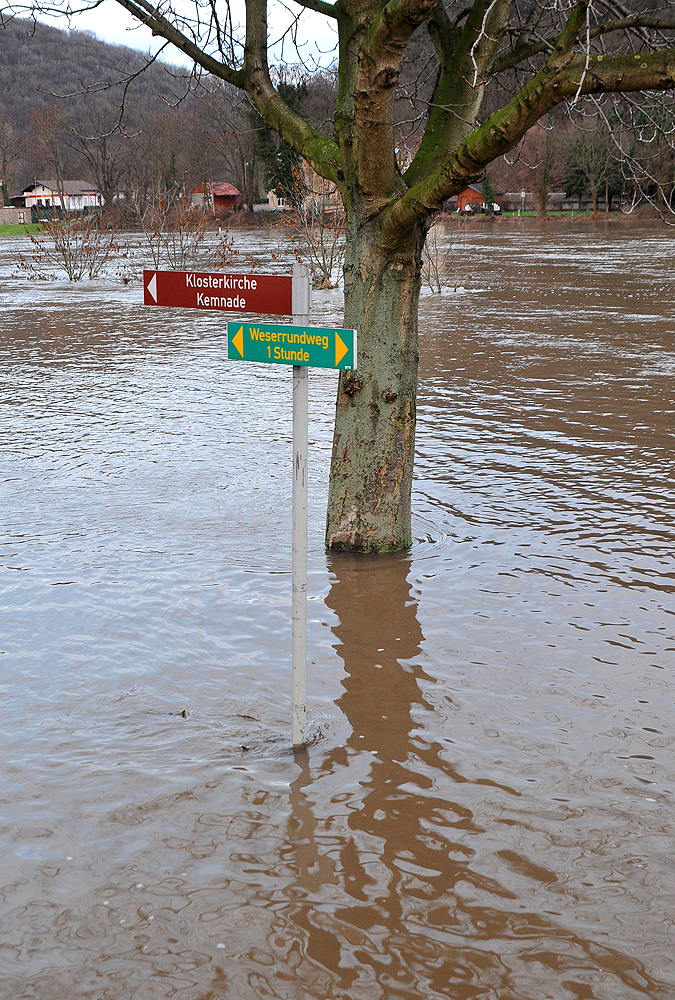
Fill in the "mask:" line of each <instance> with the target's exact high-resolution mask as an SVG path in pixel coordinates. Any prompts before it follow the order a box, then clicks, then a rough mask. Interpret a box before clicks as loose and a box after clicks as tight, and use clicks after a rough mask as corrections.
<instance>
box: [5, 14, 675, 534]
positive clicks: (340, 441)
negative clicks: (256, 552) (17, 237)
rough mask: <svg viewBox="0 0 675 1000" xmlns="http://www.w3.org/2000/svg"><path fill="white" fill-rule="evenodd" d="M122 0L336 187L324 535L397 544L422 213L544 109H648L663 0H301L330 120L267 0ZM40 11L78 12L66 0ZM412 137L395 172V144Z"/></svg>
mask: <svg viewBox="0 0 675 1000" xmlns="http://www.w3.org/2000/svg"><path fill="white" fill-rule="evenodd" d="M118 2H119V3H120V4H121V5H122V6H123V7H124V8H125V9H126V10H127V11H128V12H129V13H131V15H132V16H133V17H135V18H136V19H137V20H138V21H139V22H140V23H143V24H145V25H147V26H148V27H149V28H150V29H151V30H152V32H153V33H154V34H155V35H156V36H160V37H163V38H164V39H166V40H167V42H169V43H171V44H173V45H175V46H176V47H177V48H179V49H180V50H181V51H182V52H184V53H185V54H186V55H187V56H189V57H190V58H191V59H192V60H193V61H194V64H195V67H196V69H197V70H201V71H205V72H206V73H208V74H211V75H212V76H215V77H218V78H220V79H222V80H224V81H225V82H227V83H228V84H230V85H231V86H233V87H237V88H238V89H240V90H241V91H243V92H245V93H246V94H248V96H249V98H250V100H251V101H252V103H253V104H254V105H255V107H256V109H257V111H258V113H259V114H260V116H261V118H262V120H263V121H264V122H265V124H266V125H268V126H269V127H270V128H272V129H274V130H275V131H276V132H278V133H279V135H280V136H281V137H282V138H283V139H284V141H285V142H286V143H287V144H288V145H289V146H291V147H292V148H293V149H295V150H296V151H297V152H298V153H299V154H300V155H301V156H302V157H303V158H304V159H305V160H307V161H308V162H309V163H310V164H311V165H312V167H313V169H314V170H315V171H316V172H317V173H318V174H320V175H321V176H323V177H325V178H327V179H328V180H329V181H331V182H332V183H334V184H335V185H336V186H337V188H338V190H339V191H340V195H341V197H342V200H343V203H344V206H345V212H346V220H347V234H346V253H345V266H344V274H345V319H344V322H345V324H346V325H347V326H348V327H356V328H357V329H358V331H359V336H360V343H359V370H358V371H357V372H344V373H342V375H341V378H340V383H339V389H338V399H337V407H336V423H335V436H334V449H333V462H332V468H331V478H330V488H329V500H328V522H327V534H326V541H327V545H328V546H330V547H333V548H338V549H347V550H355V551H382V550H391V549H398V548H401V547H404V546H406V545H408V544H409V542H410V538H411V521H410V496H411V488H412V472H413V455H414V439H415V396H416V384H417V359H418V346H417V308H418V299H419V292H420V270H421V260H422V248H423V246H424V242H425V238H426V233H427V229H428V226H429V220H430V218H431V217H432V215H433V213H434V212H435V211H437V210H438V209H440V208H441V207H442V205H443V204H444V202H446V201H447V199H448V198H450V197H451V196H452V195H454V194H457V193H458V192H460V191H462V190H463V189H464V188H465V187H466V186H467V185H468V184H471V183H474V182H475V181H477V180H478V179H479V178H480V177H481V176H482V175H483V173H484V171H485V169H486V168H487V167H488V165H489V164H490V163H491V162H492V161H493V160H495V159H496V158H497V157H499V156H501V155H502V154H504V153H506V152H508V151H509V150H512V149H514V148H515V147H517V145H518V144H519V143H520V141H521V140H522V139H523V137H524V136H525V135H526V134H527V132H528V130H529V129H531V128H532V126H533V125H534V124H535V123H536V122H538V121H539V120H541V119H542V118H544V117H545V116H546V115H548V114H549V113H550V112H551V111H552V109H553V108H555V107H556V106H559V105H568V106H575V105H577V104H578V103H579V102H580V101H583V100H585V99H587V98H593V99H595V100H597V101H599V102H602V101H603V100H604V99H606V98H607V95H613V94H623V95H625V100H626V101H627V102H628V103H629V104H630V106H631V107H633V108H635V107H636V106H637V105H638V104H639V105H640V106H641V107H642V108H643V114H649V111H648V110H647V111H644V109H645V108H646V109H649V106H650V102H651V96H650V95H652V94H654V93H655V92H663V93H664V94H666V95H667V94H668V92H669V91H670V90H671V89H672V88H673V87H674V86H675V48H674V45H675V15H674V12H673V9H672V6H671V4H670V0H661V3H660V4H657V5H652V4H651V3H650V2H647V0H643V2H642V3H641V2H639V0H621V2H619V0H578V2H574V0H571V2H569V3H568V2H560V0H551V2H547V0H544V2H539V0H537V2H531V0H473V2H471V0H469V2H468V3H466V2H465V0H358V2H357V0H336V2H335V3H330V2H328V0H298V8H299V9H300V10H301V11H302V12H305V11H311V12H313V14H314V16H315V17H316V18H324V19H327V20H328V21H329V22H330V23H331V24H332V25H333V26H334V28H335V31H336V34H337V37H338V39H339V70H338V73H339V79H338V89H337V95H336V101H335V109H334V129H329V128H321V127H318V126H317V125H315V124H312V123H311V121H309V120H308V119H307V118H306V117H303V115H302V114H300V113H299V112H298V111H297V110H294V109H293V108H292V107H291V106H290V105H289V103H288V101H287V100H285V99H284V96H283V94H282V93H281V91H280V88H279V87H278V86H275V79H274V74H273V72H272V71H271V69H270V62H271V60H272V55H271V54H270V50H269V47H268V46H269V44H270V39H272V41H277V40H278V39H279V38H280V35H283V37H282V38H281V41H280V43H279V44H280V45H282V46H283V47H284V49H285V48H287V47H288V46H290V45H291V44H292V42H293V39H294V38H295V37H296V29H297V18H296V19H292V20H291V22H290V23H289V24H288V30H287V31H286V33H285V34H284V33H283V32H280V31H279V30H277V28H276V27H275V31H274V32H272V30H271V28H270V27H269V25H268V3H267V0H246V4H245V7H246V15H245V26H244V28H243V29H242V31H241V32H240V31H239V30H238V28H237V26H236V24H235V23H234V19H233V18H234V13H233V7H232V6H231V5H230V4H229V3H228V2H227V0H211V2H210V3H209V4H204V3H202V2H201V0H195V2H194V3H190V2H189V0H185V2H181V3H180V4H178V3H177V2H176V3H175V4H174V3H173V0H164V2H162V3H161V4H159V5H156V4H155V3H154V2H153V0H118ZM83 5H84V6H95V5H96V0H91V2H89V0H83ZM54 7H56V8H57V9H59V10H61V11H62V12H68V11H72V10H75V9H80V5H79V4H77V5H75V4H73V5H71V3H70V0H54V3H53V6H52V9H53V8H54ZM24 9H25V7H24ZM285 9H287V8H285ZM418 29H419V30H420V31H422V32H423V33H425V34H426V36H427V37H428V40H430V41H429V44H428V45H427V49H426V51H429V52H430V53H431V56H430V59H431V60H432V61H431V62H430V63H429V72H428V73H427V79H428V86H427V87H426V88H421V89H420V90H418V91H413V90H411V91H410V92H408V93H407V94H406V100H405V101H404V102H403V103H404V106H405V108H407V109H411V110H412V111H414V113H415V115H416V116H417V120H416V122H414V123H408V124H406V122H399V121H397V114H396V112H397V107H399V102H398V101H397V84H398V82H399V78H400V74H401V70H402V66H403V64H404V57H405V53H406V51H407V50H408V49H409V48H410V47H411V46H412V45H413V43H414V41H415V39H416V38H417V37H419V33H418ZM276 51H279V49H278V48H277V50H276ZM296 59H302V52H300V53H299V55H297V56H296ZM640 93H644V94H645V95H646V96H645V97H644V98H639V97H638V95H639V94H640ZM617 99H618V98H617ZM670 100H671V99H670V96H667V97H665V98H664V101H663V106H664V107H667V109H668V114H669V115H670V114H671V111H672V104H671V103H670ZM652 103H653V102H652ZM406 113H407V112H406ZM414 133H416V134H417V135H419V136H420V138H419V143H418V144H417V145H416V148H415V147H414V146H413V145H412V144H411V145H410V146H409V150H410V154H411V157H412V158H411V160H410V163H409V165H408V166H407V167H403V168H402V167H400V166H399V160H398V159H397V153H396V151H397V149H398V148H400V143H401V141H402V138H401V137H403V138H405V136H406V135H412V134H414Z"/></svg>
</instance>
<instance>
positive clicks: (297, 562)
mask: <svg viewBox="0 0 675 1000" xmlns="http://www.w3.org/2000/svg"><path fill="white" fill-rule="evenodd" d="M309 308H310V284H309V274H308V271H307V268H306V267H305V265H304V264H295V265H294V266H293V325H294V326H302V325H307V324H308V321H309ZM307 424H308V410H307V368H305V367H304V366H302V365H293V538H292V589H293V607H292V665H291V736H292V740H293V746H294V747H301V746H304V745H305V743H306V742H307Z"/></svg>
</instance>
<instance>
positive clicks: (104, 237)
mask: <svg viewBox="0 0 675 1000" xmlns="http://www.w3.org/2000/svg"><path fill="white" fill-rule="evenodd" d="M28 238H29V239H30V241H31V243H32V244H33V253H32V256H31V257H25V256H24V255H23V254H22V255H21V257H20V259H19V264H20V266H21V268H22V269H23V270H24V271H26V272H27V273H28V275H29V276H30V277H31V278H56V277H57V276H58V274H63V273H65V275H66V277H67V278H68V281H81V280H82V278H84V277H85V276H86V277H88V278H96V277H97V276H98V275H99V274H100V273H101V271H102V270H103V268H104V267H105V265H106V263H107V262H108V260H110V258H111V257H113V256H114V255H116V254H117V253H118V252H119V251H120V247H119V245H118V244H117V243H116V241H115V236H114V234H113V233H112V232H111V231H104V230H102V229H101V225H100V219H99V217H98V216H91V215H88V216H82V215H78V216H70V217H66V218H65V219H59V218H57V217H56V216H54V217H53V218H52V219H48V220H47V221H45V222H41V223H40V225H39V227H38V230H37V232H35V233H31V232H29V233H28Z"/></svg>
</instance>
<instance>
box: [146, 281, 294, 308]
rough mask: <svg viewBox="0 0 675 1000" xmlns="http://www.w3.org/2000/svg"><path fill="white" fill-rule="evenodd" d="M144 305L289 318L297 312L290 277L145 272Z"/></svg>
mask: <svg viewBox="0 0 675 1000" xmlns="http://www.w3.org/2000/svg"><path fill="white" fill-rule="evenodd" d="M143 302H144V304H145V305H146V306H183V307H184V308H188V309H208V310H213V309H215V310H218V311H220V312H245V313H266V314H267V315H272V316H290V315H291V314H292V313H293V312H294V311H295V309H294V303H293V278H292V277H291V275H290V274H219V273H213V272H209V271H143Z"/></svg>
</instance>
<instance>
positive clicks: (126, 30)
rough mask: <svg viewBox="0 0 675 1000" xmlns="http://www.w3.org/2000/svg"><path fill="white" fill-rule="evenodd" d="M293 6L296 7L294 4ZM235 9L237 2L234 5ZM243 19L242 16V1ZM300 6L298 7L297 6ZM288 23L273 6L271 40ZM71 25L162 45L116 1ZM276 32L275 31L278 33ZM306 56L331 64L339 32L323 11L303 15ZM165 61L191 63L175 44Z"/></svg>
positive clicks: (119, 39) (147, 46)
mask: <svg viewBox="0 0 675 1000" xmlns="http://www.w3.org/2000/svg"><path fill="white" fill-rule="evenodd" d="M291 6H294V5H293V4H291ZM233 7H234V8H235V9H236V4H235V5H233ZM241 8H242V14H241V16H242V19H243V16H244V14H243V4H241ZM296 9H298V8H296ZM287 22H288V15H287V14H284V13H283V6H282V5H276V10H275V9H274V6H273V5H270V40H271V41H275V40H276V38H277V37H278V36H279V35H280V34H281V33H282V31H283V27H284V26H285V25H286V23H287ZM49 23H51V24H53V25H54V26H55V27H57V28H61V27H65V24H64V21H63V18H59V19H56V20H53V21H50V22H49ZM70 26H71V27H72V28H76V29H79V30H81V31H91V32H93V34H94V35H96V37H97V38H100V39H101V40H102V41H104V42H109V43H111V44H114V45H128V46H129V47H130V48H133V49H139V50H140V51H142V52H148V51H151V52H153V53H155V52H156V51H157V50H158V49H159V48H160V47H161V45H162V44H163V41H162V39H157V38H153V37H152V34H151V32H150V30H149V29H148V28H145V27H143V26H141V25H139V24H138V22H137V21H135V20H134V19H133V18H132V17H131V15H130V14H128V13H127V12H126V11H125V10H124V8H123V7H122V6H120V4H118V3H116V2H115V0H104V2H103V3H102V4H101V5H100V6H99V7H97V8H96V9H95V10H92V11H88V12H86V13H84V14H79V15H78V16H77V17H76V18H72V19H71V22H70ZM275 32H276V34H275ZM299 37H300V38H301V41H302V49H301V51H302V54H303V59H304V60H305V61H308V62H315V61H316V62H320V63H322V64H323V65H326V64H328V63H329V62H331V61H332V59H333V54H332V53H333V49H334V46H335V44H336V41H337V34H336V31H335V27H334V23H333V22H332V19H331V18H325V17H323V16H322V15H320V14H314V13H312V12H311V11H305V12H304V13H303V15H302V21H301V34H300V36H299ZM277 52H278V58H280V57H281V53H280V50H278V49H277ZM284 56H285V58H286V61H287V62H297V61H298V60H297V56H295V55H293V56H291V54H290V50H289V49H288V47H286V49H285V51H284ZM162 59H163V60H164V61H165V62H170V63H174V64H180V65H190V61H189V60H188V59H187V57H186V56H185V55H183V53H182V52H181V51H180V50H179V49H176V48H174V47H173V46H172V45H170V46H168V47H167V48H166V49H165V51H164V53H163V54H162Z"/></svg>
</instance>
